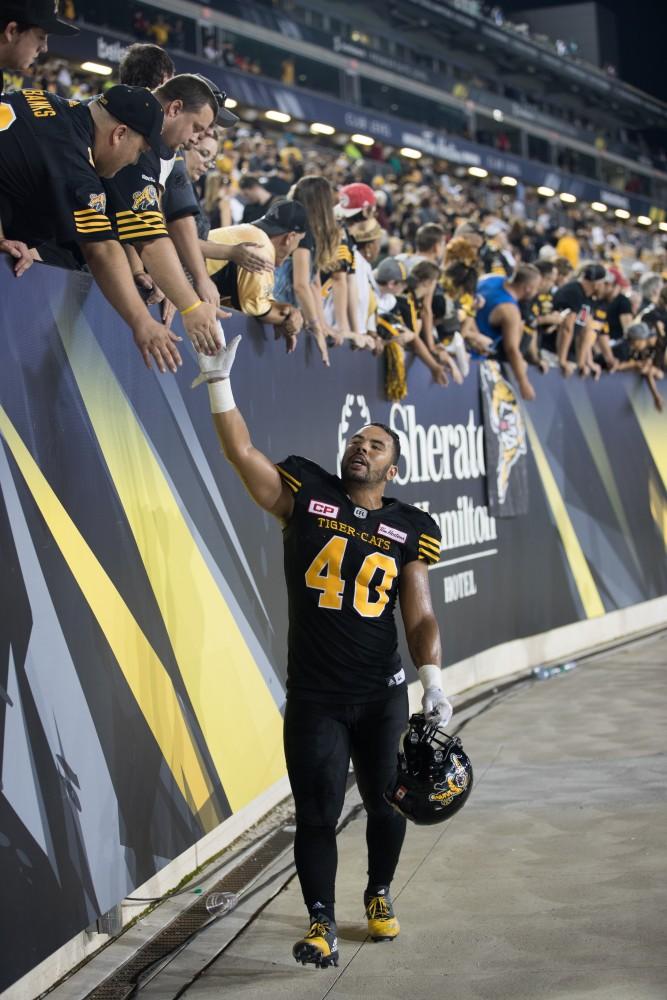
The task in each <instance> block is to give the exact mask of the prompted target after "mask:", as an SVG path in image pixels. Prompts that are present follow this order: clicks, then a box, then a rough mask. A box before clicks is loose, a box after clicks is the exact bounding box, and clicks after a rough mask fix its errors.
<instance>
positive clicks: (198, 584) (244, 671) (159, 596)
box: [61, 318, 285, 811]
mask: <svg viewBox="0 0 667 1000" xmlns="http://www.w3.org/2000/svg"><path fill="white" fill-rule="evenodd" d="M81 326H83V320H82V318H79V323H78V324H77V331H76V335H73V334H72V335H70V334H68V333H67V332H66V331H67V330H68V329H69V327H65V326H64V324H63V329H62V330H61V335H62V337H63V342H64V344H65V349H66V350H67V353H68V356H69V360H70V364H71V366H72V370H73V371H74V374H75V377H76V379H77V383H78V386H79V390H80V392H81V395H82V397H83V400H84V403H85V406H86V409H87V410H88V414H89V417H90V420H91V423H92V426H93V428H94V431H95V434H96V435H97V439H98V441H99V444H100V447H101V449H102V453H103V455H104V458H105V461H106V463H107V466H108V468H109V472H110V473H111V477H112V479H113V483H114V486H115V488H116V490H117V492H118V496H119V497H120V501H121V503H122V505H123V508H124V511H125V516H126V517H127V520H128V523H129V525H130V528H131V530H132V533H133V535H134V538H135V541H136V544H137V548H138V550H139V553H140V555H141V558H142V560H143V562H144V566H145V568H146V574H147V576H148V579H149V580H150V583H151V586H152V588H153V591H154V593H155V598H156V600H157V603H158V606H159V608H160V612H161V614H162V617H163V619H164V624H165V627H166V629H167V631H168V634H169V638H170V640H171V644H172V648H173V650H174V654H175V656H176V660H177V662H178V666H179V669H180V671H181V674H182V677H183V681H184V683H185V686H186V689H187V692H188V695H189V697H190V700H191V703H192V707H193V709H194V711H195V714H196V717H197V721H198V723H199V725H200V727H201V731H202V733H203V735H204V738H205V740H206V743H207V746H208V749H209V752H210V754H211V757H212V759H213V762H214V764H215V767H216V769H217V772H218V775H219V777H220V780H221V782H222V785H223V787H224V790H225V794H226V796H227V799H228V801H229V804H230V806H231V808H232V809H233V810H234V811H236V810H238V809H240V808H241V807H242V806H244V805H246V804H247V803H248V802H251V801H252V800H253V799H254V798H256V797H257V796H258V795H259V794H260V793H261V792H263V791H264V790H265V789H267V788H268V787H270V786H271V785H272V784H274V783H275V782H276V781H277V780H278V779H279V778H281V777H282V775H283V774H284V772H285V763H284V757H283V752H282V718H281V715H280V712H279V710H278V708H277V706H276V704H275V701H274V700H273V697H272V696H271V693H270V692H269V690H268V687H267V685H266V683H265V681H264V678H263V677H262V674H261V672H260V670H259V668H258V666H257V664H256V663H255V661H254V659H253V656H252V654H251V652H250V650H249V649H248V646H247V644H246V641H245V639H244V637H243V634H242V633H241V631H240V629H239V626H238V625H237V623H236V622H235V621H234V618H233V616H232V613H231V611H230V609H229V607H228V606H227V603H226V601H225V599H224V597H223V596H222V594H221V593H220V591H219V590H218V587H217V585H216V582H215V579H214V577H213V576H212V574H211V571H210V570H209V567H208V566H207V564H206V561H205V559H204V557H203V555H202V553H201V552H200V551H199V548H198V546H197V543H196V542H195V540H194V538H193V537H192V534H191V532H190V529H189V528H188V525H187V522H186V521H185V518H184V517H183V514H182V513H181V510H180V509H179V506H178V503H177V501H176V498H175V497H174V495H173V494H172V492H171V489H170V487H169V483H168V482H167V480H166V479H165V476H164V474H163V472H162V470H161V468H160V466H159V464H158V462H157V460H156V458H155V456H154V454H153V451H152V450H151V447H150V445H149V443H148V441H147V440H146V438H145V436H144V433H143V430H142V428H141V426H140V424H139V422H138V421H137V419H136V417H135V414H134V412H133V410H132V408H131V407H130V405H129V403H128V401H127V399H126V398H125V396H124V394H123V392H122V390H121V388H120V386H119V385H118V383H117V382H116V378H115V376H114V374H113V372H112V371H111V369H110V367H109V365H108V363H107V361H106V359H105V357H104V354H103V353H102V351H101V349H100V347H99V345H98V344H97V342H96V340H95V339H94V336H93V334H92V332H90V334H89V335H87V336H83V335H82V330H81ZM127 349H128V350H131V349H132V348H131V345H130V344H129V343H128V347H127ZM144 377H148V376H144ZM169 377H171V376H169ZM204 405H205V400H202V406H204Z"/></svg>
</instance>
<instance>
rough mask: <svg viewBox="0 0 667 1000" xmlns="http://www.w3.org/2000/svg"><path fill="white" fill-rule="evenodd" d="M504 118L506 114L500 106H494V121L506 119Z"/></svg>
mask: <svg viewBox="0 0 667 1000" xmlns="http://www.w3.org/2000/svg"><path fill="white" fill-rule="evenodd" d="M504 118H505V115H504V114H503V113H502V111H501V110H500V108H494V109H493V120H494V122H501V121H503V120H504Z"/></svg>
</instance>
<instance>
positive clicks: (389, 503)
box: [193, 337, 452, 967]
mask: <svg viewBox="0 0 667 1000" xmlns="http://www.w3.org/2000/svg"><path fill="white" fill-rule="evenodd" d="M239 340H240V338H239V337H237V338H236V339H235V340H233V341H232V342H231V343H230V344H229V346H228V347H226V346H223V347H222V348H221V350H220V351H219V352H218V353H217V355H216V356H215V357H210V356H205V355H199V356H198V359H199V365H200V370H201V374H200V375H199V376H198V377H197V378H196V379H195V381H194V383H193V387H194V386H195V385H198V384H200V383H201V382H207V383H208V391H209V398H210V404H211V412H212V414H213V420H214V423H215V427H216V431H217V433H218V437H219V438H220V442H221V444H222V448H223V451H224V454H225V456H226V458H227V460H228V461H229V462H231V464H232V465H233V466H234V468H235V469H236V471H237V473H238V474H239V476H240V477H241V479H242V480H243V482H244V484H245V486H246V488H247V489H248V491H249V493H250V495H251V496H252V498H253V500H255V502H256V503H257V504H258V505H259V506H260V507H262V508H263V509H264V510H266V511H268V512H269V513H271V514H273V515H274V516H275V517H276V518H277V519H278V520H279V521H280V522H281V524H282V526H283V539H284V547H285V559H284V566H285V576H286V583H287V594H288V607H289V639H288V664H287V705H286V710H285V725H284V746H285V757H286V760H287V771H288V775H289V779H290V784H291V787H292V792H293V794H294V802H295V807H296V836H295V842H294V855H295V862H296V868H297V873H298V876H299V881H300V883H301V889H302V892H303V897H304V901H305V904H306V907H307V910H308V913H309V918H310V924H309V928H308V930H307V932H306V934H305V935H304V937H303V938H301V939H300V940H299V941H297V942H296V944H295V945H294V947H293V949H292V954H293V956H294V958H295V959H296V960H297V962H302V963H303V964H304V965H305V964H306V963H311V964H314V965H316V966H318V967H325V966H329V965H337V964H338V944H337V932H336V923H335V912H334V902H335V878H336V863H337V854H336V824H337V821H338V817H339V815H340V812H341V809H342V806H343V800H344V797H345V786H346V779H347V774H348V768H349V763H350V759H351V760H352V761H353V763H354V769H355V775H356V779H357V785H358V788H359V792H360V794H361V797H362V800H363V803H364V806H365V809H366V813H367V826H366V840H367V845H368V884H367V886H366V890H365V892H364V905H365V908H366V917H367V920H368V930H369V934H370V936H371V937H372V939H373V940H375V941H387V940H392V939H394V938H395V937H396V936H397V934H398V933H399V924H398V920H397V919H396V916H395V914H394V910H393V906H392V901H391V896H390V886H391V881H392V878H393V876H394V871H395V869H396V865H397V863H398V859H399V855H400V851H401V847H402V844H403V839H404V836H405V827H406V822H405V818H404V817H403V816H402V815H400V814H399V813H398V812H396V811H395V810H394V809H392V808H391V807H390V806H389V805H388V804H387V802H386V801H385V800H384V798H383V792H384V791H385V790H386V788H387V786H388V785H389V784H390V783H391V782H392V781H394V779H395V777H396V754H397V747H398V743H399V737H400V735H401V733H402V732H403V730H404V729H405V728H406V725H407V720H408V694H407V685H406V681H405V671H404V669H403V666H402V664H401V659H400V655H399V652H398V640H397V633H396V624H395V621H394V608H395V605H396V599H397V598H399V599H400V607H401V615H402V618H403V622H404V625H405V632H406V636H407V641H408V647H409V650H410V655H411V657H412V659H413V660H414V663H415V665H416V666H417V667H418V673H419V678H420V680H421V682H422V685H423V688H424V693H423V698H422V707H423V710H424V713H425V715H426V716H427V718H428V719H429V720H430V721H433V722H438V723H440V724H442V725H446V723H447V722H448V721H449V719H450V718H451V714H452V707H451V705H450V703H449V701H448V700H447V698H446V697H445V694H444V692H443V688H442V681H441V670H440V636H439V630H438V625H437V622H436V619H435V616H434V614H433V609H432V607H431V597H430V591H429V583H428V566H429V564H431V563H435V562H437V560H438V559H439V556H440V531H439V529H438V527H437V525H436V523H435V521H434V520H433V519H432V518H431V517H430V515H428V514H426V513H424V512H423V511H421V510H419V509H418V508H416V507H412V506H411V505H409V504H405V503H402V502H401V501H400V500H396V499H394V498H393V497H385V496H384V492H385V487H386V486H387V485H388V484H389V483H391V482H392V480H393V479H395V477H396V474H397V471H398V469H397V463H398V459H399V441H398V437H397V435H396V434H395V433H394V432H393V431H392V430H391V429H390V428H388V427H386V426H385V425H383V424H375V423H370V424H367V425H366V426H365V427H362V428H360V429H359V430H358V431H357V433H356V434H354V435H353V436H352V438H351V439H350V441H349V443H348V446H347V449H346V451H345V454H344V456H343V459H342V466H341V468H342V473H341V478H338V476H335V475H332V474H330V473H328V472H326V471H325V470H324V469H322V468H320V467H319V466H318V465H316V464H315V463H314V462H311V461H309V460H308V459H306V458H300V457H298V456H295V455H291V456H289V457H288V458H287V459H285V460H284V461H282V462H280V463H278V464H277V465H275V464H274V463H273V462H272V461H270V460H269V459H268V458H267V457H266V456H265V455H263V454H262V453H261V452H260V451H258V450H257V448H255V447H254V445H253V443H252V441H251V439H250V435H249V432H248V428H247V426H246V424H245V421H244V419H243V417H242V415H241V413H240V412H239V410H238V409H237V408H236V405H235V403H234V397H233V394H232V389H231V384H230V379H229V375H230V370H231V367H232V363H233V361H234V356H235V353H236V349H237V347H238V343H239Z"/></svg>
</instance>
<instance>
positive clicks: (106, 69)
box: [81, 62, 113, 76]
mask: <svg viewBox="0 0 667 1000" xmlns="http://www.w3.org/2000/svg"><path fill="white" fill-rule="evenodd" d="M81 69H85V71H86V73H97V74H98V75H99V76H111V74H112V73H113V68H112V67H111V66H103V65H102V63H96V62H84V63H81Z"/></svg>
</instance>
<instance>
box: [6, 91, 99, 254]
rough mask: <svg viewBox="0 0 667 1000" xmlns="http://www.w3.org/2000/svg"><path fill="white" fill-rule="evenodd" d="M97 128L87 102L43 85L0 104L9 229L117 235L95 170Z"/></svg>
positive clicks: (18, 235) (46, 235) (75, 237)
mask: <svg viewBox="0 0 667 1000" xmlns="http://www.w3.org/2000/svg"><path fill="white" fill-rule="evenodd" d="M94 142H95V128H94V124H93V119H92V116H91V114H90V111H89V110H88V108H87V107H86V106H85V105H84V104H81V103H79V102H78V101H68V100H65V98H63V97H58V96H57V95H55V94H50V93H48V92H46V91H43V90H21V91H19V92H18V93H16V94H6V95H3V97H2V101H1V102H0V217H1V218H2V224H3V227H4V232H5V235H6V236H8V237H10V238H13V239H17V240H23V241H24V242H25V243H27V244H28V246H39V245H40V244H42V243H44V242H45V241H46V240H50V239H57V240H58V241H59V242H61V243H70V242H76V243H86V242H95V241H100V240H107V239H114V240H115V239H116V233H115V232H114V230H113V228H112V224H111V220H110V218H109V216H108V214H107V203H106V193H105V190H104V187H103V185H102V180H101V179H100V177H98V175H97V173H96V172H95V164H94V161H93V154H92V149H93V146H94Z"/></svg>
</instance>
